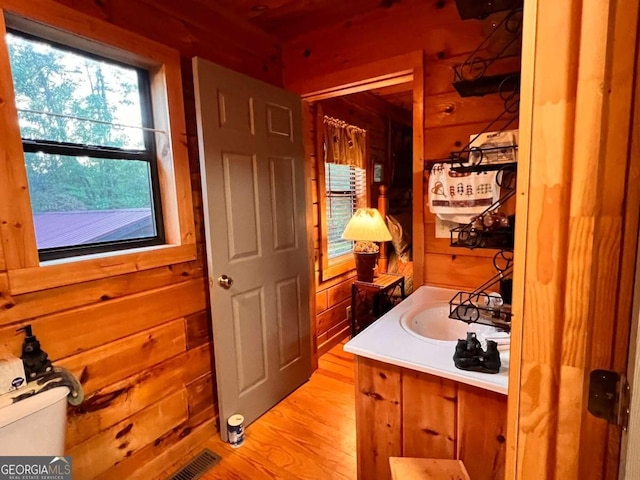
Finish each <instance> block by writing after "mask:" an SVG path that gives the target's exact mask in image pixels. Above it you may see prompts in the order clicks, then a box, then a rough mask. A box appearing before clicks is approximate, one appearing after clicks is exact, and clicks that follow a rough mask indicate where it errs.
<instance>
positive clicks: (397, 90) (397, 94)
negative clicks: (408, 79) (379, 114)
mask: <svg viewBox="0 0 640 480" xmlns="http://www.w3.org/2000/svg"><path fill="white" fill-rule="evenodd" d="M371 93H373V94H374V95H377V96H378V97H381V98H382V99H384V100H386V101H387V102H389V103H391V104H393V105H395V106H396V107H400V108H401V109H403V110H406V111H408V112H411V111H412V110H413V85H412V84H411V83H401V84H398V85H391V86H389V87H384V88H376V89H373V90H371Z"/></svg>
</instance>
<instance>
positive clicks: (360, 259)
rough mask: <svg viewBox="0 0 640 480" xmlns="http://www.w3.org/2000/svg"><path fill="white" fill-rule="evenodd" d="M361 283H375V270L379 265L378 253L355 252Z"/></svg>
mask: <svg viewBox="0 0 640 480" xmlns="http://www.w3.org/2000/svg"><path fill="white" fill-rule="evenodd" d="M353 254H354V255H355V256H356V272H357V274H358V281H359V282H368V283H373V270H374V269H375V268H376V264H377V263H378V253H369V252H354V253H353Z"/></svg>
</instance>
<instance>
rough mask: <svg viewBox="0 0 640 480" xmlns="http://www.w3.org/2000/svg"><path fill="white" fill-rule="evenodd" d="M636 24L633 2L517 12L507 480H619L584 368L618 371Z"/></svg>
mask: <svg viewBox="0 0 640 480" xmlns="http://www.w3.org/2000/svg"><path fill="white" fill-rule="evenodd" d="M637 26H638V5H637V1H636V0H607V1H602V2H587V1H586V0H566V2H560V3H559V2H557V1H554V0H525V7H524V30H523V49H522V85H521V109H520V146H519V160H518V163H519V166H518V192H517V193H518V202H517V212H516V215H517V218H518V222H517V225H516V255H515V268H514V293H513V313H514V318H513V329H512V341H511V362H510V364H511V368H510V378H509V385H510V386H509V430H508V435H507V473H506V478H507V479H509V480H510V479H526V478H531V474H532V472H535V478H537V479H552V478H563V479H577V478H580V479H591V478H593V479H600V478H616V476H617V467H618V457H617V455H618V452H619V444H618V442H619V433H620V429H619V428H618V427H612V426H609V425H607V424H606V423H604V421H602V420H599V419H596V418H595V417H593V416H591V415H590V414H589V413H588V412H587V410H586V402H587V398H586V393H585V392H586V388H587V381H588V378H587V372H588V371H590V370H591V369H594V368H605V369H616V370H619V371H624V370H625V369H626V361H627V350H628V343H629V327H630V319H631V306H632V296H633V295H632V294H633V278H634V270H635V262H634V261H633V258H634V256H635V252H636V243H637V232H638V208H639V205H640V198H639V197H638V193H637V191H636V190H637V187H636V185H637V184H638V180H639V178H640V173H639V172H640V155H638V147H637V143H638V142H637V140H638V138H637V137H638V133H637V130H638V125H637V122H638V120H639V118H638V117H639V113H640V112H639V108H638V98H637V97H638V95H637V94H636V97H635V101H636V103H635V107H634V108H633V109H632V105H633V98H634V92H633V82H632V81H630V79H632V78H636V86H637V76H636V77H634V65H635V59H636V57H635V50H636V48H637V31H638V30H637ZM613 32H615V35H614V34H613ZM636 74H637V72H636ZM632 110H634V111H635V113H634V115H635V122H636V123H635V125H634V126H635V129H634V130H635V131H636V132H635V133H634V135H635V140H634V141H633V142H632V141H631V137H632V132H633V130H632V129H631V125H632V124H631V120H632ZM632 143H633V145H636V146H635V155H630V150H629V147H630V146H631V147H633V145H632Z"/></svg>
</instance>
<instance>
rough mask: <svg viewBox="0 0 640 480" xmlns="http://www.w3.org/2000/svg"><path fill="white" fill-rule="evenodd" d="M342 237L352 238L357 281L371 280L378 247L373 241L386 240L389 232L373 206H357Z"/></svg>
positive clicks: (389, 238) (388, 238)
mask: <svg viewBox="0 0 640 480" xmlns="http://www.w3.org/2000/svg"><path fill="white" fill-rule="evenodd" d="M342 238H344V239H345V240H354V241H355V242H356V244H355V246H354V247H353V254H354V255H355V258H356V271H357V273H358V281H361V282H369V283H371V282H373V270H374V268H375V267H376V264H377V262H378V252H379V250H380V248H379V247H378V245H376V244H375V243H374V242H388V241H389V240H391V233H389V229H388V228H387V225H386V224H385V223H384V220H382V216H381V215H380V212H378V210H376V209H375V208H359V209H358V210H356V213H354V214H353V217H351V220H349V223H347V226H346V228H345V229H344V232H343V233H342Z"/></svg>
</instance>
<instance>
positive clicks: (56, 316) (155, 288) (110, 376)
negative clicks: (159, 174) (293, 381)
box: [0, 0, 281, 480]
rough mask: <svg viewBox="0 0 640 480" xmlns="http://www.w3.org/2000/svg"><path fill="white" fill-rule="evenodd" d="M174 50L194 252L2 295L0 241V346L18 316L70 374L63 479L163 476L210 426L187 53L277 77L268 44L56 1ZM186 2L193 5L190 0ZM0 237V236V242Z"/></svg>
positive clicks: (112, 3)
mask: <svg viewBox="0 0 640 480" xmlns="http://www.w3.org/2000/svg"><path fill="white" fill-rule="evenodd" d="M60 3H63V4H65V5H69V6H72V7H74V8H76V9H77V10H80V11H82V12H84V13H87V14H89V15H91V16H93V17H97V18H100V19H102V20H106V21H109V22H111V23H114V24H116V25H118V26H121V27H123V28H125V29H130V30H132V31H135V32H136V33H138V34H142V35H144V36H147V37H149V38H152V39H154V40H157V41H160V42H162V43H164V44H167V45H169V46H171V47H174V48H176V49H178V50H179V51H180V52H181V54H182V55H183V57H185V58H184V61H183V86H184V92H185V113H186V120H187V122H186V123H187V133H188V135H187V137H188V144H189V157H190V170H191V179H192V189H193V205H194V209H195V214H194V217H195V221H196V227H197V228H196V232H197V242H198V257H197V260H196V261H193V262H189V263H182V264H176V265H170V266H168V267H163V268H156V269H153V270H146V271H141V272H136V273H132V274H128V275H120V276H113V277H110V278H105V279H102V280H96V281H91V282H86V283H81V284H77V285H73V286H65V287H60V288H54V289H50V290H43V291H38V292H34V293H27V294H23V295H17V296H10V295H9V293H8V279H7V274H6V266H5V262H4V256H3V255H2V252H1V251H0V348H5V349H7V350H9V351H10V352H11V353H13V354H16V355H19V353H20V344H21V341H22V337H21V335H18V334H16V332H15V330H16V328H18V327H20V326H22V325H24V324H26V323H30V324H32V325H33V327H34V332H35V334H36V335H37V336H38V339H39V340H40V341H41V342H42V347H43V349H44V350H45V351H47V352H48V353H49V355H50V357H51V359H52V360H53V361H54V363H55V364H57V365H61V366H65V367H67V368H69V369H71V370H72V371H73V372H74V373H76V375H77V376H78V377H79V378H80V379H81V381H82V383H83V386H84V390H85V395H86V399H85V402H84V403H83V404H82V405H81V406H80V407H77V408H70V409H69V417H68V424H67V439H66V454H69V455H72V456H73V465H74V478H78V479H79V480H82V479H90V478H102V479H113V478H127V479H132V478H142V479H145V480H149V479H154V478H166V476H167V474H169V473H171V472H170V471H171V470H173V469H174V468H175V466H176V463H182V462H184V461H185V460H186V459H188V458H189V457H190V455H191V454H193V453H194V449H195V448H196V447H197V446H198V445H200V444H202V443H203V442H204V441H205V440H206V439H207V438H209V437H210V436H211V435H213V434H215V432H216V430H217V425H216V422H217V415H218V413H217V408H216V399H215V368H214V365H213V347H212V334H211V328H210V320H209V313H208V312H209V308H208V305H207V302H208V295H207V282H206V272H205V269H206V261H205V249H204V233H203V212H202V194H201V187H200V175H199V166H198V146H197V138H196V134H197V133H196V121H195V104H194V97H193V80H192V77H191V63H190V58H188V57H191V56H192V55H200V56H203V57H204V58H207V59H209V60H212V61H214V62H217V63H220V64H223V65H225V66H227V67H230V68H233V69H236V70H238V71H241V72H243V73H246V74H249V75H252V76H254V77H257V78H260V79H262V80H265V81H267V82H270V83H274V84H276V85H279V84H281V66H280V63H281V61H280V53H279V48H278V47H277V45H276V44H275V42H274V41H272V39H271V38H270V37H268V36H267V35H266V34H263V33H261V32H258V31H256V30H255V29H252V28H249V27H247V26H243V25H235V24H234V23H232V22H231V21H229V20H228V19H225V18H224V17H221V16H219V15H218V16H216V13H215V10H214V9H213V8H212V7H208V6H206V4H204V3H202V4H199V3H197V2H194V3H191V4H184V3H180V4H178V3H176V2H172V1H170V0H162V1H147V0H105V1H100V2H86V1H80V0H60ZM196 5H197V6H196ZM1 245H2V242H0V247H1Z"/></svg>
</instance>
